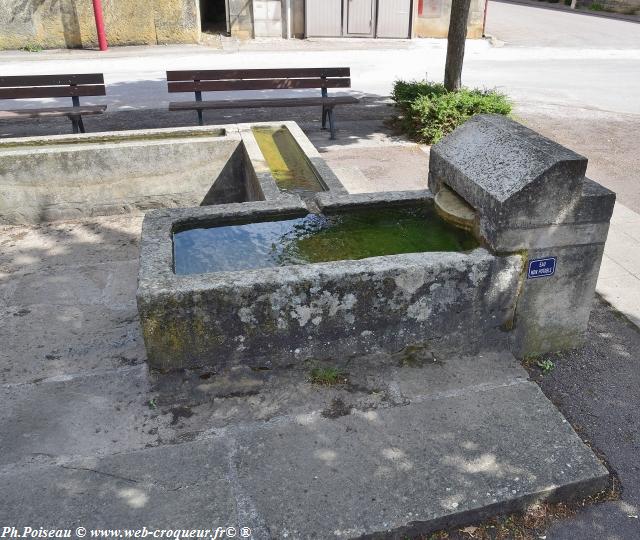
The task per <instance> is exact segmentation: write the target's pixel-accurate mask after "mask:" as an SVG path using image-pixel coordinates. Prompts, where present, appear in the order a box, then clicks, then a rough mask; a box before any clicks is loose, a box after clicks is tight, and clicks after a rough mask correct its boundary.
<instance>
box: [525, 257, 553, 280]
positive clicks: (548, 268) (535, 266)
mask: <svg viewBox="0 0 640 540" xmlns="http://www.w3.org/2000/svg"><path fill="white" fill-rule="evenodd" d="M555 273H556V258H555V257H547V258H545V259H533V260H531V261H529V271H528V272H527V276H528V277H529V278H540V277H549V276H552V275H553V274H555Z"/></svg>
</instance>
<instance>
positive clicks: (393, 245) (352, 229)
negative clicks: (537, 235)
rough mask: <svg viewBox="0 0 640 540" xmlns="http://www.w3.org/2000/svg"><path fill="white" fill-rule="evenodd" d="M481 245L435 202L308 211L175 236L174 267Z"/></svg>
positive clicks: (240, 265) (197, 269)
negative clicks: (433, 204)
mask: <svg viewBox="0 0 640 540" xmlns="http://www.w3.org/2000/svg"><path fill="white" fill-rule="evenodd" d="M477 246H478V242H477V241H476V239H475V238H474V236H473V235H472V234H470V233H468V232H466V231H464V230H462V229H458V228H456V227H454V226H452V225H449V224H448V223H446V222H445V221H443V220H442V219H441V218H440V217H439V216H438V215H437V214H436V212H435V210H434V209H433V207H431V206H424V207H420V208H413V207H412V208H381V209H366V210H353V211H350V212H348V213H347V212H345V213H341V214H331V215H323V214H308V215H307V216H305V217H300V218H294V219H283V220H276V221H262V222H259V223H247V224H242V225H225V226H219V227H209V228H199V229H188V230H184V231H180V232H176V233H174V235H173V255H174V271H175V273H176V274H183V275H184V274H202V273H207V272H226V271H236V270H249V269H256V268H272V267H277V266H288V265H296V264H309V263H318V262H328V261H339V260H358V259H365V258H367V257H378V256H381V255H397V254H400V253H420V252H425V251H468V250H470V249H474V248H475V247H477Z"/></svg>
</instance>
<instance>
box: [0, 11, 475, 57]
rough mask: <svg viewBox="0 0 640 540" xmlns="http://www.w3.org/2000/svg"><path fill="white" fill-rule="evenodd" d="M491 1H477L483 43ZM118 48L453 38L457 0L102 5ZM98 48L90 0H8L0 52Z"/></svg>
mask: <svg viewBox="0 0 640 540" xmlns="http://www.w3.org/2000/svg"><path fill="white" fill-rule="evenodd" d="M485 2H486V0H471V13H470V17H469V37H474V38H477V37H481V36H482V25H483V16H484V9H485ZM102 4H103V11H104V20H105V26H106V30H107V38H108V41H109V44H110V45H142V44H167V43H197V42H198V41H199V40H200V36H201V32H202V31H203V30H204V31H207V32H222V33H227V34H230V35H231V36H234V37H237V38H240V39H252V38H261V37H283V38H287V37H292V38H305V37H359V38H405V39H406V38H411V37H445V36H446V34H447V29H448V24H449V13H450V9H451V0H146V1H144V2H141V1H140V0H102ZM96 45H97V37H96V30H95V22H94V15H93V7H92V2H90V1H88V0H0V49H20V48H88V47H95V46H96Z"/></svg>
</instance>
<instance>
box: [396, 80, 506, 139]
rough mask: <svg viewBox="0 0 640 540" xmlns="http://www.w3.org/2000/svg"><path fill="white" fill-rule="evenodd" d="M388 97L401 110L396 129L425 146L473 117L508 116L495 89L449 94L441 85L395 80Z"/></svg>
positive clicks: (504, 97) (503, 100) (504, 99)
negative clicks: (484, 115) (479, 115)
mask: <svg viewBox="0 0 640 540" xmlns="http://www.w3.org/2000/svg"><path fill="white" fill-rule="evenodd" d="M391 98H392V99H393V100H394V101H395V102H396V105H397V107H398V108H399V109H400V111H401V116H400V117H399V118H398V119H397V122H396V125H397V127H398V128H399V129H400V130H401V131H403V132H404V133H406V134H407V135H409V136H410V137H411V138H413V139H415V140H417V141H419V142H424V143H427V144H433V143H436V142H438V141H439V140H440V139H442V137H444V136H445V135H447V134H449V133H451V132H452V131H453V130H454V129H455V128H457V127H458V126H459V125H461V124H463V123H464V122H466V121H467V120H468V119H469V118H470V117H472V116H473V115H474V114H482V113H495V114H504V115H509V114H510V113H511V103H510V102H509V100H508V99H507V97H506V96H505V95H503V94H501V93H499V92H496V91H495V90H479V89H468V88H462V89H461V90H458V91H456V92H448V91H447V90H446V89H445V87H444V85H442V84H439V83H430V82H428V81H410V82H407V81H396V83H395V84H394V87H393V93H392V94H391Z"/></svg>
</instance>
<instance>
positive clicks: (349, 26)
mask: <svg viewBox="0 0 640 540" xmlns="http://www.w3.org/2000/svg"><path fill="white" fill-rule="evenodd" d="M344 9H345V19H346V20H345V32H344V35H345V36H354V37H358V36H359V37H372V36H373V21H374V18H375V0H347V1H346V2H345V7H344Z"/></svg>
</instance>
